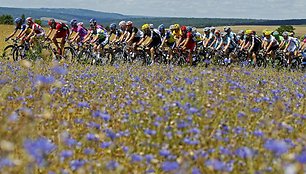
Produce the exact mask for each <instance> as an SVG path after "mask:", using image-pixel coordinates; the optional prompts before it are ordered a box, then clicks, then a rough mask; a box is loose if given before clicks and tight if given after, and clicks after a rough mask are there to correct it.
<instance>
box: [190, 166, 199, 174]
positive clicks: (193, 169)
mask: <svg viewBox="0 0 306 174" xmlns="http://www.w3.org/2000/svg"><path fill="white" fill-rule="evenodd" d="M191 174H201V171H200V169H198V168H196V167H194V168H192V171H191Z"/></svg>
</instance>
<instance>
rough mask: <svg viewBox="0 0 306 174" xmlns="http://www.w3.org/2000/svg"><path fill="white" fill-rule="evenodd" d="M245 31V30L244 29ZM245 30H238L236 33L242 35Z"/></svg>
mask: <svg viewBox="0 0 306 174" xmlns="http://www.w3.org/2000/svg"><path fill="white" fill-rule="evenodd" d="M246 31H247V30H246ZM246 31H245V32H246ZM245 32H244V30H240V31H239V32H238V35H244V33H245Z"/></svg>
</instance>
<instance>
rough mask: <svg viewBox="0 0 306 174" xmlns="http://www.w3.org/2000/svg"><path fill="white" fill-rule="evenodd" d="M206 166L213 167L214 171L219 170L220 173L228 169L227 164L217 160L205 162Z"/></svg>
mask: <svg viewBox="0 0 306 174" xmlns="http://www.w3.org/2000/svg"><path fill="white" fill-rule="evenodd" d="M205 165H206V166H208V167H212V168H213V169H215V170H218V171H224V170H225V168H226V164H225V163H224V162H222V161H219V160H217V159H212V160H207V161H206V162H205Z"/></svg>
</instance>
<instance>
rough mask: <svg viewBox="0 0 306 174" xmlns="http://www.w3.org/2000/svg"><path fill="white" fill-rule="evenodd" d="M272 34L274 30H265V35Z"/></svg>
mask: <svg viewBox="0 0 306 174" xmlns="http://www.w3.org/2000/svg"><path fill="white" fill-rule="evenodd" d="M271 34H272V31H269V30H266V31H265V32H264V35H265V36H270V35H271Z"/></svg>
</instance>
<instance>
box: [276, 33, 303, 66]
mask: <svg viewBox="0 0 306 174" xmlns="http://www.w3.org/2000/svg"><path fill="white" fill-rule="evenodd" d="M283 37H284V40H283V42H282V43H281V44H280V47H282V45H285V46H284V47H285V48H284V49H283V51H284V52H285V53H287V54H286V56H287V58H288V62H287V63H288V64H290V63H291V60H292V59H293V58H294V56H297V55H298V50H299V43H298V41H297V39H296V38H294V37H291V36H289V33H288V32H284V33H283Z"/></svg>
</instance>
